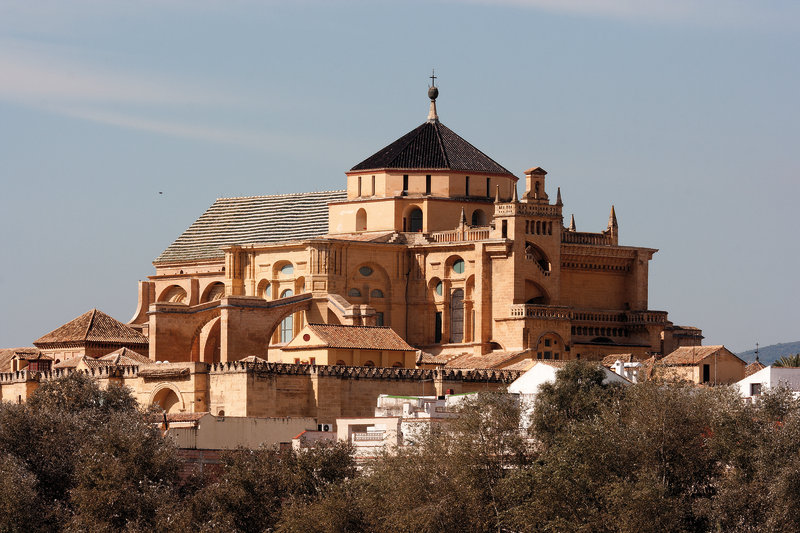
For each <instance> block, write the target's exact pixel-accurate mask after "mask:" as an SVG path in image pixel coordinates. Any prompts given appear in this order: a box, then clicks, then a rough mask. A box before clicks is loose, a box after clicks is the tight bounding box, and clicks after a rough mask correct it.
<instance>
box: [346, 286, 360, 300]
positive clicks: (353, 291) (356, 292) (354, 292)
mask: <svg viewBox="0 0 800 533" xmlns="http://www.w3.org/2000/svg"><path fill="white" fill-rule="evenodd" d="M347 295H348V296H352V297H353V298H361V291H360V290H358V289H356V288H355V287H353V288H352V289H350V290H349V291H348V292H347Z"/></svg>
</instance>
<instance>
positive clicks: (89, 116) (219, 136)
mask: <svg viewBox="0 0 800 533" xmlns="http://www.w3.org/2000/svg"><path fill="white" fill-rule="evenodd" d="M55 111H56V112H57V113H59V114H61V115H65V116H69V117H73V118H77V119H80V120H88V121H91V122H96V123H99V124H108V125H110V126H117V127H120V128H127V129H133V130H139V131H147V132H151V133H157V134H160V135H168V136H171V137H182V138H186V139H196V140H200V141H209V142H221V143H227V144H236V145H240V146H248V147H251V148H264V147H267V146H274V145H275V144H276V143H277V142H279V138H278V137H276V136H273V135H269V134H266V133H263V132H256V131H241V130H231V129H225V128H216V127H208V126H202V125H197V124H188V123H185V122H179V121H173V120H164V119H152V118H145V117H143V116H141V115H132V114H128V113H119V112H113V111H104V110H100V109H89V108H80V107H63V108H59V109H56V110H55ZM287 140H288V139H286V138H285V136H284V137H280V141H281V145H283V144H284V143H286V144H287V145H291V142H286V141H287Z"/></svg>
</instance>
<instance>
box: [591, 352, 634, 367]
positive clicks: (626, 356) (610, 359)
mask: <svg viewBox="0 0 800 533" xmlns="http://www.w3.org/2000/svg"><path fill="white" fill-rule="evenodd" d="M617 361H622V362H623V363H636V362H638V361H639V359H637V358H636V357H634V356H633V354H632V353H612V354H609V355H607V356H605V357H603V360H602V361H601V362H600V364H601V365H603V366H604V367H610V366H611V365H613V364H614V363H616V362H617Z"/></svg>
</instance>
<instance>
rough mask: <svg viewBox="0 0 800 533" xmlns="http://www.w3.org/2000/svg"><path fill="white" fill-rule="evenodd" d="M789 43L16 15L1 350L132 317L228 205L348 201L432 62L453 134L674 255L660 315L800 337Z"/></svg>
mask: <svg viewBox="0 0 800 533" xmlns="http://www.w3.org/2000/svg"><path fill="white" fill-rule="evenodd" d="M798 30H800V4H798V3H796V2H788V1H787V2H778V1H774V2H769V1H766V2H745V1H740V2H735V1H721V0H706V1H633V0H599V1H589V0H508V1H496V2H490V1H479V0H475V1H460V0H450V1H427V2H402V3H401V2H389V1H351V2H330V1H329V2H322V1H312V0H308V1H299V2H279V1H272V2H251V1H244V0H239V1H229V2H223V1H210V0H199V1H188V0H187V1H159V2H155V1H150V2H148V1H143V2H106V1H100V0H72V1H70V2H60V1H40V2H28V1H25V2H16V1H10V0H6V1H4V2H2V3H0V182H1V183H2V191H3V194H2V195H1V196H0V246H2V258H3V261H2V265H3V266H2V269H0V291H2V294H3V295H4V297H3V299H2V300H1V301H0V347H11V346H22V345H30V343H31V342H32V341H33V340H35V339H36V338H38V337H39V336H41V335H43V334H44V333H47V332H48V331H50V330H52V329H54V328H56V327H58V326H59V325H61V324H63V323H64V322H66V321H68V320H70V319H72V318H74V317H75V316H78V315H79V314H81V313H83V312H85V311H87V310H88V309H90V308H92V307H97V308H99V309H102V310H103V311H105V312H107V313H109V314H111V315H112V316H114V317H116V318H118V319H120V320H122V321H127V320H128V319H129V318H130V316H132V315H133V312H134V309H135V305H136V281H137V280H138V279H144V278H146V276H148V275H151V274H153V273H154V270H153V267H152V264H151V261H152V260H153V258H155V257H156V256H157V255H158V254H159V253H160V252H161V251H162V250H163V249H164V248H165V247H166V246H167V245H168V244H169V243H170V242H171V241H172V240H173V239H174V238H176V237H177V236H178V235H179V234H180V233H181V232H182V231H183V230H184V229H185V228H186V227H188V226H189V224H191V222H192V221H193V220H194V219H195V218H197V217H198V216H199V215H200V214H201V213H202V212H203V211H204V210H205V209H206V208H207V207H208V206H209V205H210V204H211V203H212V202H213V201H214V199H215V198H217V197H221V196H243V195H260V194H276V193H286V192H300V191H315V190H332V189H340V188H342V187H343V185H344V171H346V170H347V169H349V168H350V167H351V166H353V165H354V164H356V163H358V162H359V161H361V160H362V159H364V158H365V157H366V156H368V155H370V154H372V153H373V152H375V151H376V150H378V149H379V148H381V147H383V146H384V145H386V144H388V142H390V141H392V140H394V139H395V138H397V137H399V136H400V135H402V134H404V133H405V132H407V131H409V130H410V129H412V128H413V127H415V126H417V125H418V124H420V123H422V122H423V121H424V120H425V117H426V115H427V106H428V102H427V98H426V87H427V83H428V81H429V80H428V78H427V76H429V75H430V70H431V68H434V67H435V68H436V70H437V75H438V76H439V79H438V85H439V87H440V97H439V101H438V109H439V114H440V117H441V119H442V122H444V123H445V124H446V125H447V126H449V127H450V128H452V129H453V130H455V131H456V132H458V133H459V134H460V135H462V136H463V137H465V138H466V139H467V140H469V141H470V142H472V143H473V144H475V145H476V146H478V147H479V148H480V149H482V150H483V151H484V152H486V153H487V154H489V155H490V156H491V157H493V158H494V159H496V160H497V161H499V162H500V163H501V164H502V165H504V166H505V167H506V168H509V169H511V170H512V171H514V172H515V173H517V175H519V176H522V171H523V170H524V169H526V168H529V167H531V166H537V165H539V166H542V167H543V168H545V169H547V170H548V172H549V174H548V187H549V188H550V189H551V190H552V191H554V190H555V187H557V186H560V187H561V190H562V193H563V196H564V202H565V216H566V217H569V215H570V214H571V213H574V214H575V219H576V222H577V225H578V229H579V230H584V231H599V230H602V229H603V228H604V227H605V224H606V221H607V218H608V212H609V210H610V207H611V205H612V204H614V205H615V206H616V211H617V216H618V219H619V223H620V241H621V243H622V244H626V245H635V246H649V247H653V248H658V249H659V250H660V251H659V252H658V253H657V254H656V255H655V257H654V260H653V261H652V262H651V268H650V280H651V281H650V307H651V308H652V309H661V310H667V311H669V312H670V318H671V320H673V321H674V322H675V323H677V324H687V325H696V326H698V327H701V328H702V329H703V330H704V333H705V335H706V343H707V344H725V345H727V346H728V347H730V348H731V349H733V350H735V351H738V350H745V349H749V348H751V347H752V346H753V345H754V344H755V342H759V343H760V344H761V345H762V346H763V345H767V344H772V343H776V342H786V341H793V340H797V339H799V338H800V328H798V324H800V306H798V305H797V301H798V296H800V282H798V277H799V276H798V274H797V272H798V270H797V265H798V264H800V244H798V243H800V238H798V236H797V233H798V229H800V223H799V221H800V218H798V216H797V214H796V210H797V207H798V204H799V203H800V179H798V178H800V155H798V148H797V147H798V145H800V142H798V141H800V106H799V105H798V96H797V95H798V94H800V67H798V64H800V62H798V57H800V37H799V36H800V32H799V31H798ZM160 192H161V193H163V194H159V193H160Z"/></svg>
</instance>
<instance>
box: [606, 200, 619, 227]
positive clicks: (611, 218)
mask: <svg viewBox="0 0 800 533" xmlns="http://www.w3.org/2000/svg"><path fill="white" fill-rule="evenodd" d="M608 227H609V228H617V227H619V226H618V225H617V214H616V213H615V212H614V206H613V205H612V206H611V214H610V215H608Z"/></svg>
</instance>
